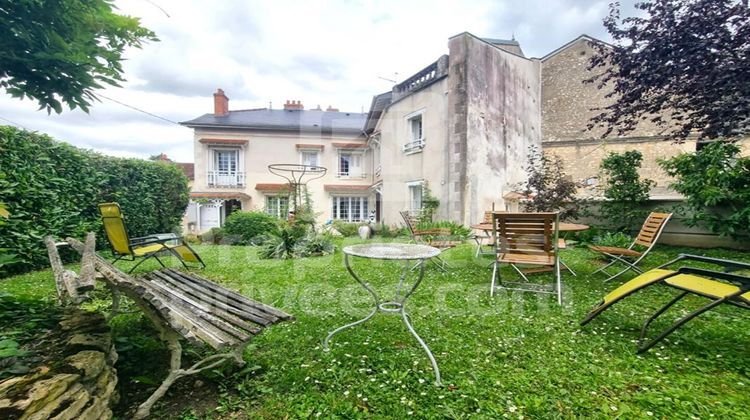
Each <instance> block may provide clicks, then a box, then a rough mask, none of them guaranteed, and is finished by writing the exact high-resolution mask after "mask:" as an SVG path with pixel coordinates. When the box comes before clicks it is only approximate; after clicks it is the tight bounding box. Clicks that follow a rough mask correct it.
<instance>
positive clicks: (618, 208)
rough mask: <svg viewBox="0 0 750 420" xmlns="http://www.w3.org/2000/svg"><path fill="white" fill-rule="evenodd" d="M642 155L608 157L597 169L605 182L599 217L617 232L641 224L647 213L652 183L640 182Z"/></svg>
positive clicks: (631, 152)
mask: <svg viewBox="0 0 750 420" xmlns="http://www.w3.org/2000/svg"><path fill="white" fill-rule="evenodd" d="M642 160H643V155H641V152H639V151H637V150H631V151H628V152H624V153H610V154H609V155H607V157H606V158H604V160H602V162H601V165H600V168H601V170H602V172H603V173H604V178H605V180H606V183H605V186H604V198H606V199H607V201H604V202H602V204H601V214H602V216H604V218H606V219H607V220H608V221H609V223H610V225H612V226H613V227H614V228H615V229H616V230H619V231H623V230H626V229H630V228H632V227H633V226H635V225H637V224H638V223H639V222H641V221H642V220H643V219H644V218H645V217H646V214H647V213H648V210H646V209H645V208H644V206H643V205H644V204H645V203H646V202H647V201H648V192H649V190H651V187H653V186H654V184H655V182H654V181H652V180H650V179H644V180H641V178H640V175H638V168H640V167H641V161H642Z"/></svg>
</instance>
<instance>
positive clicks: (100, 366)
mask: <svg viewBox="0 0 750 420" xmlns="http://www.w3.org/2000/svg"><path fill="white" fill-rule="evenodd" d="M65 363H67V365H68V366H70V367H72V368H74V369H75V370H76V371H77V372H78V373H80V374H82V375H83V378H84V380H87V381H88V380H93V379H94V378H96V377H97V376H99V374H100V373H101V372H102V370H104V368H105V367H107V360H106V357H105V355H104V353H102V352H100V351H96V350H84V351H81V352H78V353H76V354H74V355H72V356H68V357H67V358H66V359H65Z"/></svg>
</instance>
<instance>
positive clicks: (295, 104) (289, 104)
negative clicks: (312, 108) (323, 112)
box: [284, 99, 305, 110]
mask: <svg viewBox="0 0 750 420" xmlns="http://www.w3.org/2000/svg"><path fill="white" fill-rule="evenodd" d="M284 109H295V110H303V109H305V106H304V105H302V102H300V101H290V100H289V99H287V100H286V103H285V104H284Z"/></svg>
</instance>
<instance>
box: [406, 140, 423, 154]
mask: <svg viewBox="0 0 750 420" xmlns="http://www.w3.org/2000/svg"><path fill="white" fill-rule="evenodd" d="M402 149H403V151H404V153H417V152H421V151H422V149H424V139H419V140H414V141H411V142H409V143H406V144H405V145H404V146H403V148H402Z"/></svg>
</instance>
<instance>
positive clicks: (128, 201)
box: [0, 127, 188, 274]
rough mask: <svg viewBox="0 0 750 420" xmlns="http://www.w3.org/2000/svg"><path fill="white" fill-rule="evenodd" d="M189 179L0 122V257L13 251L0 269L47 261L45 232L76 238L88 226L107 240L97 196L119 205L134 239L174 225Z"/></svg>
mask: <svg viewBox="0 0 750 420" xmlns="http://www.w3.org/2000/svg"><path fill="white" fill-rule="evenodd" d="M187 184H188V180H187V177H185V175H184V174H183V172H182V170H181V169H180V168H178V167H177V166H176V165H174V164H170V163H163V162H148V161H144V160H139V159H121V158H113V157H108V156H102V155H99V154H96V153H93V152H89V151H84V150H81V149H77V148H75V147H73V146H71V145H68V144H66V143H61V142H57V141H55V140H53V139H52V138H50V137H48V136H45V135H40V134H36V133H30V132H27V131H22V130H17V129H15V128H12V127H0V202H2V203H3V204H4V205H5V207H6V208H7V211H8V217H7V218H5V219H3V220H2V223H0V251H2V252H0V256H2V255H6V257H3V258H4V259H7V258H8V257H7V256H8V255H12V256H14V257H13V264H10V263H7V261H6V265H4V266H3V267H0V274H2V271H3V270H5V271H6V273H15V272H21V271H27V270H30V269H33V268H36V267H43V266H45V265H47V264H48V262H47V253H46V250H45V247H44V244H43V243H42V239H43V238H44V236H46V235H54V236H56V237H58V238H64V237H66V236H74V237H79V238H80V237H82V236H83V235H84V234H85V232H87V231H92V230H93V231H99V234H98V235H97V238H98V243H99V244H104V243H106V240H105V239H104V238H105V236H104V234H103V232H102V231H101V222H100V217H99V213H98V210H97V204H98V203H100V202H107V201H116V202H118V203H120V206H121V207H122V209H123V212H124V213H125V216H126V224H127V228H128V233H129V234H130V235H131V236H133V237H137V236H144V235H147V234H153V233H158V232H169V231H172V230H174V229H176V228H177V227H178V226H179V223H180V221H181V220H182V216H183V214H184V212H185V208H186V207H187V203H188V185H187ZM3 258H0V260H2V259H3Z"/></svg>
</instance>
